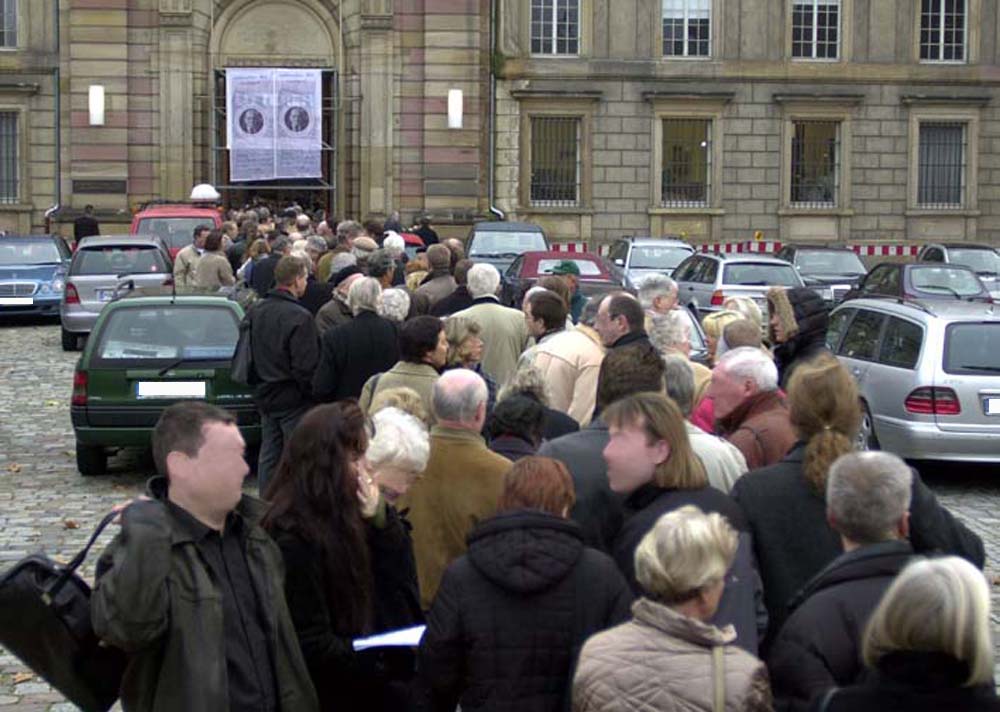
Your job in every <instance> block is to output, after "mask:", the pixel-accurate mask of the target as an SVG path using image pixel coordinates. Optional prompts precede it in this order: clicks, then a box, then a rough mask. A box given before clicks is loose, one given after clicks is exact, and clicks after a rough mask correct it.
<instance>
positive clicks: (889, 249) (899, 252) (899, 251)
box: [851, 245, 920, 257]
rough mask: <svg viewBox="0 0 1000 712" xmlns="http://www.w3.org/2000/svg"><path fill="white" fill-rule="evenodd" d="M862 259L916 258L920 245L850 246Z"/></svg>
mask: <svg viewBox="0 0 1000 712" xmlns="http://www.w3.org/2000/svg"><path fill="white" fill-rule="evenodd" d="M851 249H852V250H854V251H855V252H856V253H857V254H858V255H860V256H862V257H916V256H917V253H918V252H920V245H851Z"/></svg>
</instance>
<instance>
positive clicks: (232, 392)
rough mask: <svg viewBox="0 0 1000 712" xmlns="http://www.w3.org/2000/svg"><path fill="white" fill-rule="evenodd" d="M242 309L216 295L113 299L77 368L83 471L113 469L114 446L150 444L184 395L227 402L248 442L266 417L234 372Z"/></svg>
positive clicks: (74, 414) (76, 418) (73, 410)
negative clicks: (168, 411) (110, 455)
mask: <svg viewBox="0 0 1000 712" xmlns="http://www.w3.org/2000/svg"><path fill="white" fill-rule="evenodd" d="M242 318H243V310H242V309H241V308H240V306H239V304H237V303H236V302H234V301H230V300H228V299H225V298H223V297H212V296H187V295H177V296H176V297H173V296H169V295H168V296H136V297H132V296H128V297H125V298H122V299H116V300H115V301H113V302H111V303H109V304H108V305H107V307H105V309H104V311H102V312H101V315H100V317H99V318H98V320H97V323H96V324H95V325H94V331H93V334H92V336H91V338H90V339H88V341H87V345H86V347H85V348H84V350H83V353H82V355H81V356H80V360H79V362H78V363H77V366H76V371H75V372H74V374H73V395H72V402H71V406H70V417H71V420H72V423H73V432H74V434H75V435H76V464H77V469H78V470H79V471H80V474H83V475H99V474H102V473H104V472H105V470H106V469H107V458H108V452H109V449H111V448H123V447H139V448H148V447H149V444H150V437H151V434H152V431H153V427H154V426H155V425H156V421H157V420H158V419H159V417H160V413H162V412H163V410H164V409H165V408H167V407H168V406H170V405H171V404H173V403H176V402H178V401H180V400H185V399H196V400H204V401H207V402H209V403H212V404H214V405H217V406H219V407H221V408H224V409H226V410H228V411H230V412H231V413H233V415H234V416H235V417H236V423H237V425H238V426H239V428H240V431H241V432H242V434H243V437H244V439H245V440H246V441H247V445H248V447H252V446H254V445H255V444H256V443H258V442H259V441H260V420H259V416H258V414H257V410H256V408H255V407H254V403H253V392H252V389H251V388H250V387H248V386H243V385H240V384H237V383H234V382H233V380H232V379H231V378H230V375H229V372H230V367H231V361H232V357H233V352H234V350H235V348H236V341H237V338H238V335H239V323H240V320H241V319H242Z"/></svg>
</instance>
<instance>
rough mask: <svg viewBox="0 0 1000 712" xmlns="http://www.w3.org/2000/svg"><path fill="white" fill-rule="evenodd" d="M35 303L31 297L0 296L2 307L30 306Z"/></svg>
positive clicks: (0, 305)
mask: <svg viewBox="0 0 1000 712" xmlns="http://www.w3.org/2000/svg"><path fill="white" fill-rule="evenodd" d="M34 303H35V300H34V299H32V298H31V297H0V307H30V306H31V305H32V304H34Z"/></svg>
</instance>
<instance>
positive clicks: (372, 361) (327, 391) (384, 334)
mask: <svg viewBox="0 0 1000 712" xmlns="http://www.w3.org/2000/svg"><path fill="white" fill-rule="evenodd" d="M397 361H399V332H398V330H397V329H396V325H395V324H393V323H392V322H391V321H389V320H388V319H383V318H382V317H380V316H379V315H378V314H376V313H375V312H371V311H362V312H361V313H359V314H358V315H357V316H356V317H354V318H353V319H351V320H350V321H349V322H347V323H346V324H341V325H340V326H336V327H334V328H332V329H330V330H328V331H327V332H326V333H325V334H323V337H322V339H321V340H320V358H319V366H318V367H317V368H316V375H315V377H314V378H313V382H312V385H313V393H314V394H315V396H316V399H317V400H318V401H319V402H321V403H332V402H333V401H338V400H343V399H344V398H358V397H360V396H361V389H362V388H364V386H365V382H366V381H367V380H368V379H369V378H371V377H372V376H374V375H375V374H376V373H384V372H385V371H388V370H389V369H390V368H392V367H393V365H395V363H396V362H397Z"/></svg>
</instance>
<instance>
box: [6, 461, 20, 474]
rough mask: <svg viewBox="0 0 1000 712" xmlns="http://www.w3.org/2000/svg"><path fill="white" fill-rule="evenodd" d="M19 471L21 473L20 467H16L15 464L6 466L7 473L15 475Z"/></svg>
mask: <svg viewBox="0 0 1000 712" xmlns="http://www.w3.org/2000/svg"><path fill="white" fill-rule="evenodd" d="M20 471H21V466H20V465H18V464H17V463H16V462H12V463H10V464H9V465H7V472H14V473H17V472H20Z"/></svg>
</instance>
